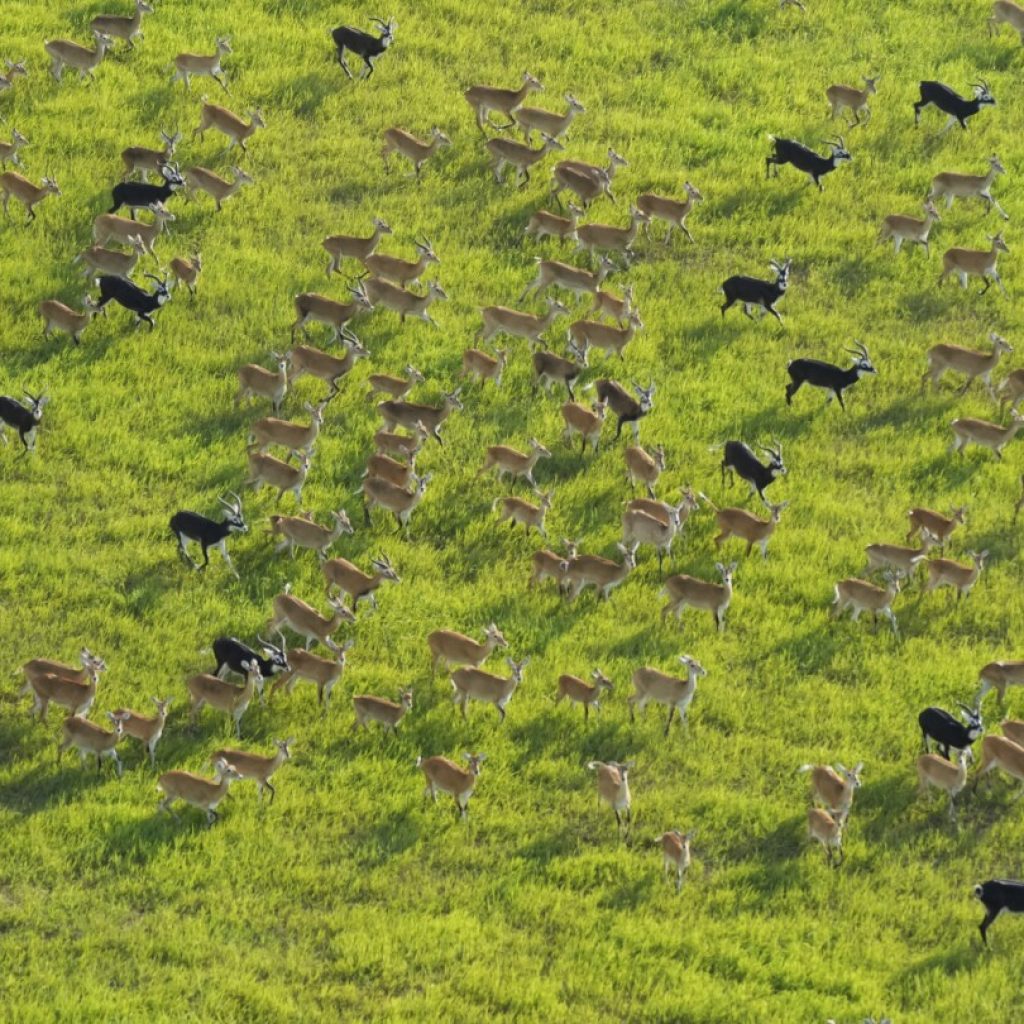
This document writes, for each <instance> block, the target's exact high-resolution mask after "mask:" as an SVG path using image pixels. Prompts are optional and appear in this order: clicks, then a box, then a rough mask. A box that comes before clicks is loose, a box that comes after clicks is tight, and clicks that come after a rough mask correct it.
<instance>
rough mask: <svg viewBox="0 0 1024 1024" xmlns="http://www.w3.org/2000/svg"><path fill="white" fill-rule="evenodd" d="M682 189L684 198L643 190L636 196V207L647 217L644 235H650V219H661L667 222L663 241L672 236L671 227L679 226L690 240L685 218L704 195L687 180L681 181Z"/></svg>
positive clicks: (666, 242) (648, 236)
mask: <svg viewBox="0 0 1024 1024" xmlns="http://www.w3.org/2000/svg"><path fill="white" fill-rule="evenodd" d="M683 189H684V190H685V191H686V198H685V199H670V198H669V197H668V196H659V195H656V194H655V193H654V192H644V193H643V195H639V196H637V198H636V208H637V210H639V211H640V213H642V214H644V216H645V217H646V218H647V220H646V221H644V222H643V226H644V235H645V236H646V237H647V238H650V236H651V221H652V220H663V221H665V223H666V224H668V230H667V231H666V232H665V238H664V242H665V244H666V245H668V241H669V239H670V238H671V237H672V229H673V228H679V230H680V231H682V233H683V234H684V235H686V237H687V238H688V239H689V240H690V241H691V242H692V241H693V235H691V234H690V229H689V228H688V227H687V226H686V218H687V217H688V216H689V215H690V211H691V210H692V209H693V207H694V206H695V205H696V204H697V203H703V202H704V197H703V196H702V195H701V194H700V192H699V191H698V190H697V189H696V188H695V187H694V186H693V185H691V184H690V183H689V182H688V181H685V182H683Z"/></svg>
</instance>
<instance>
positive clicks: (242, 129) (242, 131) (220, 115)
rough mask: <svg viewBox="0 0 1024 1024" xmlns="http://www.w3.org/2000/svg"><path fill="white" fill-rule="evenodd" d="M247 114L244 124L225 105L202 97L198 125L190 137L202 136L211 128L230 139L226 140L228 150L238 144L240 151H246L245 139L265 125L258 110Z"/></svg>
mask: <svg viewBox="0 0 1024 1024" xmlns="http://www.w3.org/2000/svg"><path fill="white" fill-rule="evenodd" d="M248 114H249V123H248V124H246V123H245V121H243V120H242V118H240V117H239V116H238V115H237V114H233V113H232V112H231V111H230V110H228V109H227V107H221V106H218V105H217V104H216V103H207V102H206V100H205V99H204V100H203V105H202V108H201V109H200V112H199V125H198V127H196V128H195V129H194V130H193V132H192V138H195V137H196V136H197V135H198V136H199V137H200V138H202V137H203V135H204V134H205V133H206V131H207V130H208V129H210V128H213V129H215V130H216V131H218V132H221V133H222V134H223V135H226V136H227V137H228V139H229V140H230V141H229V142H228V149H229V150H230V149H231V147H232V146H235V145H239V146H241V147H242V152H243V153H247V152H248V150H247V149H246V148H245V140H246V139H248V138H250V137H251V136H252V135H253V134H255V132H256V129H257V128H266V127H267V124H266V122H265V121H264V120H263V115H262V114H261V113H260V112H259V111H258V110H250V111H248Z"/></svg>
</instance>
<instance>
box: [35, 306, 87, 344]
mask: <svg viewBox="0 0 1024 1024" xmlns="http://www.w3.org/2000/svg"><path fill="white" fill-rule="evenodd" d="M82 306H83V307H84V308H83V310H82V312H81V313H76V312H75V311H74V310H73V309H72V308H71V307H70V306H65V305H64V303H63V302H58V301H57V300H56V299H44V300H43V301H42V302H40V303H39V307H38V308H39V315H40V316H41V317H42V318H43V337H44V338H49V337H50V332H51V331H61V332H62V333H64V334H69V335H71V340H72V341H73V342H74V343H75V344H76V345H77V344H78V343H79V342H80V341H81V340H82V339H81V335H82V331H84V330H85V329H86V327H88V326H89V324H90V323H92V318H93V317H94V316H96V314H97V313H99V312H100V307H99V306H98V305H96V303H95V301H94V300H93V298H92V296H90V295H86V296H85V297H84V298H83V299H82Z"/></svg>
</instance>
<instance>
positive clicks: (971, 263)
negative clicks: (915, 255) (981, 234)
mask: <svg viewBox="0 0 1024 1024" xmlns="http://www.w3.org/2000/svg"><path fill="white" fill-rule="evenodd" d="M985 237H986V238H987V239H988V240H989V241H990V242H991V243H992V248H991V249H947V250H946V251H945V252H944V253H943V254H942V273H941V274H940V275H939V284H942V282H943V281H944V280H945V279H946V278H947V277H948V276H949V275H950V274H956V276H957V277H958V278H960V286H961V287H962V288H966V287H967V278H968V277H970V276H971V275H972V274H973V275H974V276H976V277H980V278H981V279H982V281H984V282H985V287H984V288H982V289H981V291H980V292H979V293H978V294H979V295H984V294H985V292H987V291H988V290H989V288H990V287H991V286H992V281H995V283H996V284H997V285H999V290H1000V291H1001V292H1002V293H1003V295H1005V294H1006V286H1005V285H1004V284H1003V280H1002V278H1001V277H1000V276H999V270H998V269H997V268H996V260H997V259H999V254H1000V253H1001V252H1005V253H1008V252H1009V251H1010V250H1009V249H1008V248H1007V245H1006V243H1005V242H1004V241H1003V236H1002V234H998V235H986V236H985ZM990 277H991V278H992V281H990V280H989V278H990Z"/></svg>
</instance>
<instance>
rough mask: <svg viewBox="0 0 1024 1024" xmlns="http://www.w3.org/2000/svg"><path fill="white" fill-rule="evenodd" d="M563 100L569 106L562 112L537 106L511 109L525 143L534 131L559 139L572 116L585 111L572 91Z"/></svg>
mask: <svg viewBox="0 0 1024 1024" xmlns="http://www.w3.org/2000/svg"><path fill="white" fill-rule="evenodd" d="M565 102H566V103H568V104H569V107H568V109H567V110H566V112H565V113H564V114H556V113H554V112H553V111H550V110H541V109H540V108H539V107H517V108H515V109H514V110H513V111H512V119H513V120H514V121H515V122H516V124H518V125H519V128H520V130H521V131H522V133H523V137H524V138H525V139H526V142H527V145H529V143H530V142H531V141H532V138H533V133H534V132H540V134H541V135H550V136H551V138H553V139H560V138H561V137H562V136H563V135H565V133H566V132H567V131H568V130H569V125H571V124H572V122H573V118H574V117H576V115H577V114H585V113H586V112H587V111H586V108H585V107H584V106H583V104H582V103H580V101H579V100H578V99H576V97H575V96H573V95H572V93H568V92H567V93H566V94H565Z"/></svg>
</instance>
